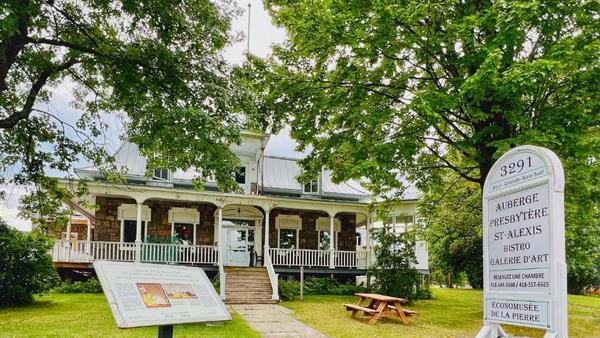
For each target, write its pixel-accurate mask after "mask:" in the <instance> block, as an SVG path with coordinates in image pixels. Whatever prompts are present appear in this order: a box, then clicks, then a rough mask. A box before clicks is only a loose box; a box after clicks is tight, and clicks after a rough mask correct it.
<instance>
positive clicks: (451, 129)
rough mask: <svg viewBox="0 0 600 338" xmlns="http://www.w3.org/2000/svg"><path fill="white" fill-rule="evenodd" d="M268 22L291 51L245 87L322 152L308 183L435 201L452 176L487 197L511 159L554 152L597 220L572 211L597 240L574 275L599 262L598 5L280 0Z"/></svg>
mask: <svg viewBox="0 0 600 338" xmlns="http://www.w3.org/2000/svg"><path fill="white" fill-rule="evenodd" d="M267 8H268V9H269V10H270V12H271V14H272V16H273V20H274V22H275V23H276V24H279V25H281V26H283V27H285V29H286V30H287V32H288V34H289V40H288V41H287V43H285V44H283V45H281V46H279V47H278V48H276V49H275V52H274V55H273V57H272V58H271V59H270V60H268V62H263V61H261V60H258V59H251V60H250V62H249V63H248V64H247V67H246V69H245V72H246V73H245V75H246V76H247V78H248V79H249V80H248V82H249V83H250V84H251V85H252V86H254V87H252V88H254V89H257V90H256V92H257V93H259V94H260V95H258V99H257V101H256V102H257V104H258V105H257V107H256V112H259V111H265V110H266V111H269V112H270V113H271V116H273V117H274V118H273V120H272V121H275V122H276V123H275V124H274V125H275V127H278V123H279V121H289V122H290V123H291V125H292V136H293V137H294V138H295V139H296V140H298V142H299V147H300V148H301V150H303V149H308V150H310V153H309V155H308V157H307V158H306V159H305V161H304V165H305V167H306V169H307V170H306V171H305V172H304V175H305V176H307V175H314V173H315V172H316V171H318V170H319V169H320V168H321V167H322V166H325V167H328V168H331V169H333V177H334V179H336V180H345V179H348V178H360V177H364V178H366V179H367V181H368V182H369V188H370V189H371V190H372V191H374V192H375V193H389V192H395V193H397V194H400V193H401V192H402V189H403V183H402V182H404V181H405V180H402V179H399V178H407V179H408V180H409V181H412V182H416V183H417V185H418V187H419V188H420V189H421V190H422V191H424V192H428V191H429V190H430V189H432V188H436V187H437V186H436V185H439V184H445V183H447V182H446V180H445V176H446V175H447V172H448V171H450V172H451V173H453V175H456V176H457V177H459V178H460V179H461V180H463V181H465V182H472V183H473V184H475V185H478V186H479V187H480V189H481V188H482V186H483V183H484V180H485V177H486V175H487V173H488V172H489V170H490V168H491V166H492V165H493V163H494V161H495V160H496V159H497V158H498V157H499V156H500V155H501V154H502V153H504V152H505V151H506V150H508V149H509V148H511V147H513V146H516V145H520V144H536V145H542V146H546V147H548V148H550V149H552V150H554V151H556V152H557V153H558V154H559V156H560V157H561V158H562V160H563V163H564V164H565V166H566V168H567V170H566V173H567V183H568V184H570V183H574V184H577V185H578V189H571V188H568V189H567V200H568V201H569V202H571V201H572V202H573V203H576V202H575V201H576V200H585V201H586V206H588V207H589V208H588V209H587V210H584V209H583V208H580V207H577V206H576V205H575V204H570V207H567V212H568V214H567V219H568V220H569V223H568V224H567V227H568V232H569V235H568V237H570V238H571V237H572V238H573V239H574V238H575V237H577V236H584V237H585V238H586V239H583V238H581V237H579V238H577V239H576V240H574V241H576V243H585V244H582V245H584V246H585V249H584V250H581V252H580V253H578V254H576V255H574V253H573V251H572V250H573V248H572V247H570V250H571V251H570V252H569V257H570V258H569V259H570V262H569V263H570V266H574V265H575V263H574V262H573V261H572V259H573V258H574V257H576V256H581V255H582V254H583V255H585V254H584V253H590V252H595V256H593V257H597V244H594V243H597V241H596V240H592V238H593V237H594V236H596V237H597V233H598V232H597V227H598V221H597V215H598V197H597V191H598V189H597V184H598V181H597V178H596V177H597V173H598V166H599V162H598V161H597V160H598V158H597V156H598V154H600V142H599V140H598V137H597V135H598V133H599V132H600V128H599V121H600V115H599V108H600V107H599V106H600V100H598V97H599V96H598V94H599V92H600V91H599V89H600V86H599V84H600V80H599V79H600V67H599V66H600V39H599V38H600V21H599V20H598V16H599V15H600V4H599V3H598V2H597V1H569V2H564V1H447V2H435V1H395V0H383V1H362V0H350V1H343V2H340V1H338V2H336V1H302V2H297V1H287V0H272V1H267ZM256 83H259V84H261V85H256ZM265 88H266V89H265ZM284 117H287V119H284ZM272 121H271V123H272ZM263 122H264V123H265V124H267V123H269V121H268V120H264V121H263ZM592 136H596V137H592ZM449 154H452V156H449ZM594 196H595V197H594ZM446 206H449V205H448V204H446ZM440 207H444V205H443V204H442V205H440ZM583 214H585V217H578V216H582V215H583ZM582 220H586V221H582ZM575 234H577V235H575ZM594 234H596V235H594ZM587 239H590V240H589V241H588V240H587ZM594 245H596V246H595V247H594ZM588 267H590V266H589V265H588Z"/></svg>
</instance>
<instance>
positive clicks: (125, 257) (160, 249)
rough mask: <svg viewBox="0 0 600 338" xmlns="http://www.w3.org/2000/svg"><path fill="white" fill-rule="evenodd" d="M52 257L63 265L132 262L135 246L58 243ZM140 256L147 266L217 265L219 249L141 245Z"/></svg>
mask: <svg viewBox="0 0 600 338" xmlns="http://www.w3.org/2000/svg"><path fill="white" fill-rule="evenodd" d="M69 244H70V245H69ZM51 254H52V259H53V261H55V262H62V263H91V262H93V261H94V260H110V261H125V262H133V261H135V255H136V244H135V243H123V242H100V241H74V240H72V241H70V243H69V241H67V240H59V241H56V242H55V243H54V247H53V248H52V250H51ZM140 255H141V257H140V260H141V261H142V262H145V263H175V264H215V263H217V260H218V248H217V247H216V246H212V245H180V244H161V243H141V248H140Z"/></svg>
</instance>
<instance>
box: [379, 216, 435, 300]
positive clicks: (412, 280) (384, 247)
mask: <svg viewBox="0 0 600 338" xmlns="http://www.w3.org/2000/svg"><path fill="white" fill-rule="evenodd" d="M371 233H372V236H373V239H374V240H375V241H376V242H377V243H378V245H377V246H376V247H375V248H374V250H375V256H376V257H377V259H376V260H375V262H374V263H373V264H372V265H371V266H370V267H369V275H370V276H373V277H374V278H375V285H374V288H375V289H377V290H378V292H380V293H382V294H384V295H389V296H394V297H402V298H404V299H407V300H409V301H411V302H412V301H414V300H417V299H419V298H420V297H423V296H424V295H427V294H428V293H427V292H422V291H420V290H421V289H422V287H423V286H422V285H421V281H420V278H419V277H420V275H419V272H418V271H417V270H416V269H415V268H414V264H416V263H417V258H416V256H415V244H416V236H415V231H409V232H404V233H394V232H392V229H391V227H389V226H385V227H382V228H375V229H373V230H372V231H371Z"/></svg>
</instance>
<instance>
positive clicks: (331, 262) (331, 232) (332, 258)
mask: <svg viewBox="0 0 600 338" xmlns="http://www.w3.org/2000/svg"><path fill="white" fill-rule="evenodd" d="M334 219H335V213H332V214H330V215H329V268H330V269H334V268H335V243H333V242H334V239H335V237H334V236H335V224H334V222H333V221H334Z"/></svg>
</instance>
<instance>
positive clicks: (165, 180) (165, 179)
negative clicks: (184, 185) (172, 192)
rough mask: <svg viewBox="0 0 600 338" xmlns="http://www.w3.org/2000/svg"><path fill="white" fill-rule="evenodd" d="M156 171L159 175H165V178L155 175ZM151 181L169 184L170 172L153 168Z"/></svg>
mask: <svg viewBox="0 0 600 338" xmlns="http://www.w3.org/2000/svg"><path fill="white" fill-rule="evenodd" d="M157 170H159V171H160V174H163V173H166V174H167V175H166V176H167V178H163V177H162V176H161V175H156V171H157ZM152 180H153V181H159V182H171V170H169V169H167V168H154V169H153V170H152Z"/></svg>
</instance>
